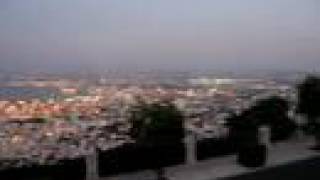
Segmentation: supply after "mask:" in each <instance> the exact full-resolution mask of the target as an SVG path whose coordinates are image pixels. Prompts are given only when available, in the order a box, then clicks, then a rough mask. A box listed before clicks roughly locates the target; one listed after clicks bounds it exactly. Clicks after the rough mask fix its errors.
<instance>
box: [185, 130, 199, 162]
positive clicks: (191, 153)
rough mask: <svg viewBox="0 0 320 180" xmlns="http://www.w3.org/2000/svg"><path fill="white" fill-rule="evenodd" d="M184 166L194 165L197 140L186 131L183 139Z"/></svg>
mask: <svg viewBox="0 0 320 180" xmlns="http://www.w3.org/2000/svg"><path fill="white" fill-rule="evenodd" d="M185 151H186V153H185V154H186V164H187V165H194V164H195V163H196V162H197V139H196V135H195V134H194V133H193V132H191V131H188V132H186V137H185Z"/></svg>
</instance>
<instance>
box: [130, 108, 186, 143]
mask: <svg viewBox="0 0 320 180" xmlns="http://www.w3.org/2000/svg"><path fill="white" fill-rule="evenodd" d="M130 122H131V124H132V129H131V132H130V135H131V137H132V138H133V139H134V140H136V142H137V143H138V144H143V145H146V146H157V145H167V144H172V143H179V142H181V140H182V138H183V137H184V128H183V115H182V113H181V112H180V111H179V110H178V109H177V108H176V107H175V105H173V104H172V103H170V102H157V103H151V104H146V103H140V104H139V105H138V106H135V107H134V108H133V109H132V113H131V117H130Z"/></svg>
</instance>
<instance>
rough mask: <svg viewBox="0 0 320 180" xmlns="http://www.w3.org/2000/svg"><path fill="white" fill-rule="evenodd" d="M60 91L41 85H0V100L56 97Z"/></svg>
mask: <svg viewBox="0 0 320 180" xmlns="http://www.w3.org/2000/svg"><path fill="white" fill-rule="evenodd" d="M58 94H59V91H58V90H57V89H54V88H41V87H0V100H30V99H35V98H36V99H46V98H50V97H55V96H57V95H58Z"/></svg>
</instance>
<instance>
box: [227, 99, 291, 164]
mask: <svg viewBox="0 0 320 180" xmlns="http://www.w3.org/2000/svg"><path fill="white" fill-rule="evenodd" d="M288 110H289V106H288V102H287V101H286V100H284V99H282V98H280V97H277V96H272V97H269V98H267V99H262V100H259V101H257V102H256V103H255V105H253V106H252V107H251V108H249V109H247V110H245V111H243V112H242V113H241V114H240V115H234V116H232V117H230V118H229V119H227V125H228V126H229V137H230V138H231V139H232V140H233V141H234V142H235V145H236V147H237V148H238V150H239V152H240V153H239V156H240V158H239V159H241V160H240V161H243V160H242V159H246V161H248V164H247V165H248V166H253V167H254V166H256V165H262V162H264V161H263V158H259V156H263V155H264V154H265V148H264V147H261V144H259V137H258V129H259V127H261V126H263V125H266V126H269V127H270V128H271V140H272V141H279V140H284V139H287V138H288V137H289V136H290V135H291V134H292V132H293V131H294V129H295V127H296V126H295V123H294V122H293V121H292V120H291V119H289V118H288V115H287V114H288ZM252 149H254V150H252ZM254 151H260V152H259V153H258V154H259V155H257V157H256V158H253V157H252V156H255V154H254ZM250 152H251V153H250ZM247 153H249V155H247ZM241 156H244V157H245V158H241ZM250 157H251V159H250ZM256 159H260V160H261V163H257V162H255V160H256Z"/></svg>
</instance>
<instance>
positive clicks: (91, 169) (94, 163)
mask: <svg viewBox="0 0 320 180" xmlns="http://www.w3.org/2000/svg"><path fill="white" fill-rule="evenodd" d="M98 179H99V172H98V154H97V149H96V148H94V149H93V150H92V151H91V152H90V153H89V154H88V155H87V156H86V180H98Z"/></svg>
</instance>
